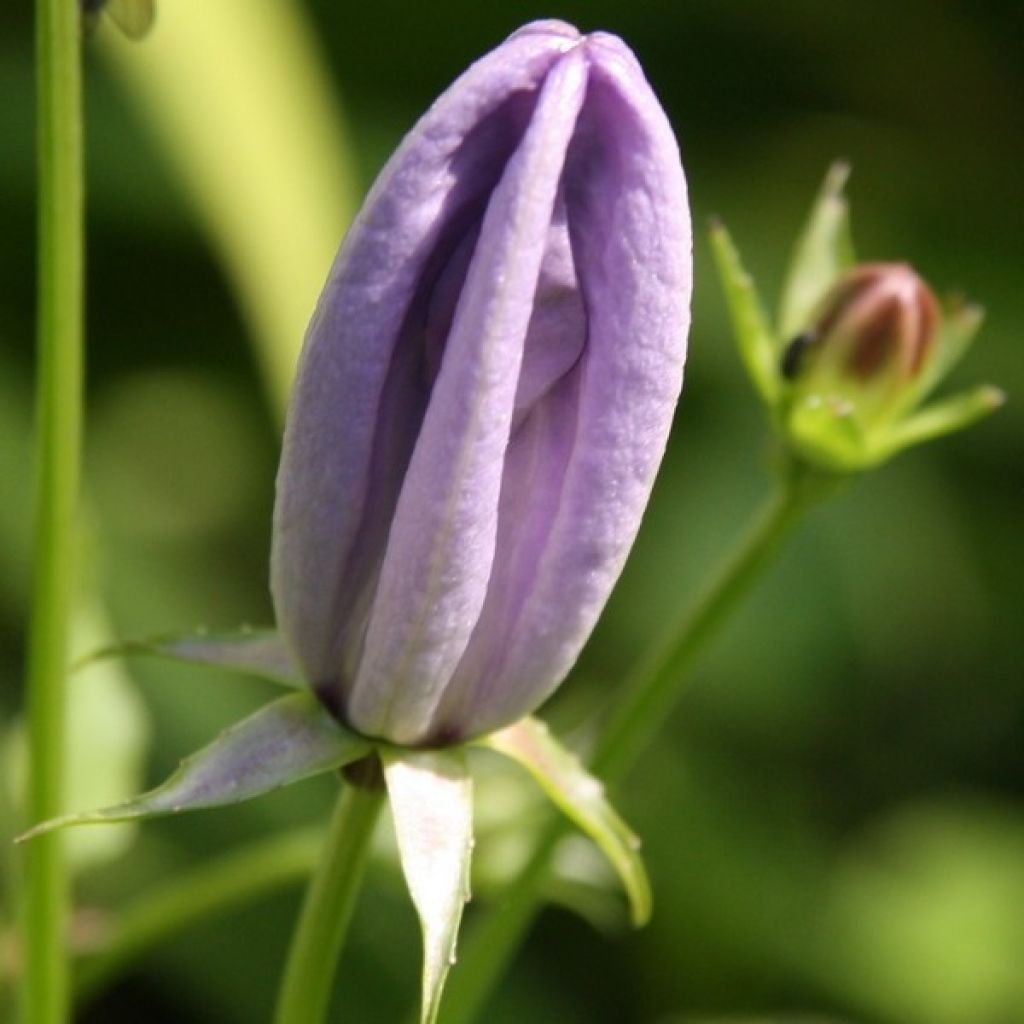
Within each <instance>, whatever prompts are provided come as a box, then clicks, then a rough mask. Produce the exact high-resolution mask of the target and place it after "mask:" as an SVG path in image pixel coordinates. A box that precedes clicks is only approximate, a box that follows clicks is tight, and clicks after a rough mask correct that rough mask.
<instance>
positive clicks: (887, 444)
mask: <svg viewBox="0 0 1024 1024" xmlns="http://www.w3.org/2000/svg"><path fill="white" fill-rule="evenodd" d="M1005 401H1006V395H1005V394H1004V392H1002V391H1000V390H999V388H994V387H992V386H991V385H988V384H986V385H983V386H981V387H979V388H975V389H974V390H973V391H965V392H964V393H963V394H959V395H953V397H952V398H946V399H943V400H940V401H937V402H932V403H931V404H930V405H926V406H925V407H924V408H923V409H921V410H920V411H919V412H916V413H912V414H911V415H910V416H907V417H906V418H905V419H902V420H900V421H898V422H897V423H894V424H893V425H892V426H891V427H890V428H889V429H888V430H887V431H886V432H885V434H883V435H882V436H881V438H880V439H879V441H878V442H877V444H876V446H875V449H874V451H873V452H872V453H871V461H872V462H873V463H881V462H885V461H886V460H887V459H891V458H892V457H893V456H894V455H896V454H898V453H899V452H901V451H903V450H904V449H906V448H912V447H915V446H916V445H919V444H924V443H925V442H926V441H934V440H935V439H936V438H939V437H945V436H946V435H947V434H954V433H956V432H957V431H959V430H963V429H965V428H966V427H969V426H972V425H973V424H975V423H977V422H978V420H981V419H984V418H985V417H986V416H988V415H989V414H990V413H993V412H995V411H996V409H998V408H999V407H1000V406H1002V405H1003V403H1004V402H1005Z"/></svg>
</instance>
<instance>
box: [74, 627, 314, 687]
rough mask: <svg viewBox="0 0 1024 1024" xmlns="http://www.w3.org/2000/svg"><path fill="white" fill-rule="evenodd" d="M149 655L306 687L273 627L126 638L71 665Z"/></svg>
mask: <svg viewBox="0 0 1024 1024" xmlns="http://www.w3.org/2000/svg"><path fill="white" fill-rule="evenodd" d="M124 657H149V658H162V659H165V660H168V661H177V662H183V663H185V664H188V665H200V666H203V667H206V668H221V669H224V670H226V671H229V672H240V673H242V674H243V675H249V676H257V677H258V678H260V679H266V680H267V681H269V682H271V683H277V684H278V685H279V686H286V687H288V688H289V689H293V690H304V689H307V684H306V682H305V680H304V679H303V677H302V672H301V670H300V669H299V666H298V663H297V662H296V661H295V658H294V657H293V656H292V653H291V651H290V650H289V649H288V646H287V644H286V643H285V642H284V639H283V638H282V636H281V634H280V633H278V632H277V630H274V629H243V630H239V631H238V632H236V633H207V632H191V633H177V634H170V635H167V636H157V637H149V638H147V639H144V640H127V641H125V642H124V643H119V644H114V645H112V646H110V647H104V648H102V649H101V650H98V651H96V652H94V653H92V654H89V655H86V657H84V658H82V659H81V660H80V661H78V662H77V663H76V664H75V665H74V666H73V668H75V669H78V668H84V667H85V666H86V665H89V664H91V663H93V662H95V661H99V660H101V659H105V658H124Z"/></svg>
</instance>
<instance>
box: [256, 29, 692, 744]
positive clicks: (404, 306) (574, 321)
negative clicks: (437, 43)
mask: <svg viewBox="0 0 1024 1024" xmlns="http://www.w3.org/2000/svg"><path fill="white" fill-rule="evenodd" d="M690 247H691V239H690V221H689V214H688V209H687V201H686V185H685V180H684V178H683V172H682V168H681V166H680V162H679V152H678V148H677V145H676V142H675V139H674V137H673V134H672V130H671V128H670V127H669V124H668V121H667V119H666V117H665V114H664V112H663V111H662V109H661V107H660V106H659V104H658V101H657V100H656V98H655V96H654V94H653V93H652V91H651V89H650V86H649V85H648V84H647V82H646V80H645V79H644V76H643V73H642V71H641V69H640V66H639V64H638V63H637V61H636V58H635V57H634V56H633V54H632V53H631V52H630V51H629V50H628V49H627V47H626V46H625V45H624V44H623V43H622V42H621V41H620V40H619V39H617V38H616V37H614V36H610V35H607V34H605V33H600V32H599V33H594V34H592V35H589V36H581V35H579V33H577V32H576V30H575V29H574V28H572V27H571V26H569V25H566V24H564V23H562V22H555V21H546V22H535V23H533V24H530V25H527V26H526V27H525V28H523V29H521V30H520V31H518V32H516V33H515V34H514V35H513V36H511V37H510V38H509V39H508V40H506V41H505V42H504V43H503V44H502V45H501V46H499V47H498V48H497V49H496V50H494V51H493V52H492V53H490V54H488V55H487V56H485V57H484V58H482V59H481V60H480V61H478V62H477V63H476V64H474V65H473V66H472V67H471V68H470V69H469V70H468V71H466V72H465V74H463V75H462V77H461V78H459V79H458V80H457V81H456V82H455V84H454V85H452V86H451V87H450V88H449V89H448V91H447V92H445V93H444V94H443V95H442V96H441V97H440V99H438V100H437V102H436V103H435V104H434V105H433V106H432V107H431V109H430V110H429V111H428V112H427V114H426V115H425V116H424V117H423V118H422V119H421V120H420V122H419V123H418V124H417V125H416V127H415V128H414V129H413V130H412V132H411V133H410V134H409V135H408V136H407V137H406V139H405V141H404V142H403V143H402V145H401V146H400V147H399V149H398V151H397V152H396V153H395V154H394V156H393V157H392V158H391V160H390V162H389V163H388V165H387V166H386V167H385V169H384V170H383V172H382V173H381V175H380V177H379V178H378V180H377V182H376V184H375V185H374V187H373V190H372V191H371V193H370V196H369V198H368V199H367V201H366V204H365V206H364V207H363V210H362V211H361V213H360V214H359V217H358V218H357V220H356V222H355V224H354V225H353V227H352V229H351V231H350V233H349V235H348V238H347V239H346V241H345V243H344V245H343V246H342V249H341V252H340V253H339V255H338V258H337V260H336V261H335V264H334V267H333V269H332V271H331V274H330V278H329V280H328V282H327V285H326V287H325V289H324V292H323V295H322V296H321V298H320V302H319V305H318V307H317V310H316V313H315V315H314V317H313V321H312V323H311V325H310V328H309V332H308V335H307V338H306V346H305V350H304V352H303V357H302V361H301V365H300V368H299V374H298V379H297V382H296V386H295V391H294V394H293V397H292V404H291V408H290V411H289V417H288V425H287V429H286V431H285V439H284V451H283V455H282V459H281V466H280V471H279V474H278V490H277V504H276V508H275V516H274V538H273V549H272V558H271V562H272V570H271V588H272V591H273V595H274V602H275V606H276V610H277V615H278V621H279V624H280V626H281V628H282V630H283V631H284V633H285V635H286V637H287V638H288V640H289V642H290V643H291V645H292V647H293V649H294V652H295V654H296V656H297V657H298V659H299V662H300V663H301V665H302V668H303V670H304V672H305V673H306V675H307V678H308V679H309V680H310V682H311V683H312V684H313V685H314V686H315V687H316V689H317V692H318V693H319V694H320V696H321V698H322V699H323V700H324V701H325V703H327V704H328V706H329V707H331V708H332V709H333V710H334V711H335V713H336V714H338V716H339V717H340V718H342V719H343V720H344V721H345V722H346V723H347V724H349V725H351V726H352V727H353V728H355V729H357V730H359V731H360V732H363V733H365V734H367V735H370V736H377V737H381V738H384V739H387V740H390V741H392V742H396V743H401V744H410V745H413V744H446V743H452V742H457V741H461V740H464V739H467V738H469V737H472V736H476V735H479V734H482V733H484V732H488V731H490V730H492V729H495V728H498V727H500V726H503V725H506V724H508V723H510V722H512V721H514V720H516V719H518V718H519V717H521V716H522V715H524V714H527V713H528V712H530V711H532V710H533V709H534V708H535V707H537V705H538V704H540V703H541V701H543V700H544V699H545V697H547V696H548V694H550V693H551V691H552V690H553V689H554V688H555V687H556V686H557V685H558V683H559V682H560V681H561V680H562V679H563V678H564V676H565V675H566V673H567V672H568V671H569V669H570V668H571V666H572V664H573V662H574V661H575V660H576V657H577V656H578V654H579V652H580V649H581V648H582V646H583V644H584V642H585V641H586V639H587V637H588V636H589V634H590V632H591V630H592V628H593V626H594V623H595V622H596V620H597V617H598V615H599V614H600V612H601V609H602V608H603V606H604V604H605V602H606V600H607V598H608V595H609V592H610V591H611V588H612V586H613V584H614V583H615V581H616V579H617V578H618V576H619V573H620V571H621V569H622V566H623V563H624V561H625V558H626V555H627V553H628V551H629V549H630V546H631V545H632V543H633V539H634V537H635V535H636V531H637V528H638V526H639V523H640V518H641V515H642V513H643V510H644V507H645V505H646V503H647V500H648V496H649V494H650V490H651V485H652V483H653V480H654V475H655V472H656V471H657V468H658V464H659V462H660V460H661V456H662V454H663V451H664V448H665V442H666V438H667V435H668V430H669V425H670V423H671V420H672V415H673V410H674V408H675V405H676V401H677V398H678V395H679V390H680V387H681V384H682V370H683V360H684V356H685V350H686V333H687V328H688V324H689V301H690V284H691V256H690Z"/></svg>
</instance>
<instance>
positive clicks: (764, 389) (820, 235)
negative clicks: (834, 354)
mask: <svg viewBox="0 0 1024 1024" xmlns="http://www.w3.org/2000/svg"><path fill="white" fill-rule="evenodd" d="M848 175H849V168H848V167H847V165H846V164H843V163H837V164H835V165H834V166H833V167H831V168H830V169H829V171H828V173H827V175H826V177H825V181H824V184H823V186H822V188H821V189H820V191H819V193H818V196H817V197H816V199H815V201H814V203H813V205H812V207H811V211H810V215H809V217H808V220H807V222H806V224H805V226H804V228H803V230H802V231H801V233H800V235H799V237H798V239H797V242H796V245H795V246H794V250H793V254H792V257H791V260H790V264H789V268H788V271H787V273H786V276H785V284H784V286H783V290H782V295H781V297H780V300H779V303H778V309H777V316H776V319H775V324H774V326H773V325H772V321H771V319H770V317H769V314H768V312H767V311H766V308H765V306H764V305H763V303H762V300H761V298H760V296H759V294H758V291H757V286H756V284H755V282H754V279H753V277H752V276H751V275H750V273H749V272H748V271H747V270H746V268H745V267H744V265H743V262H742V260H741V258H740V254H739V251H738V249H737V247H736V245H735V243H734V242H733V240H732V238H731V237H730V235H729V233H728V232H727V231H726V229H725V227H724V226H723V225H722V224H721V223H720V222H718V221H717V220H716V221H715V222H714V223H712V225H711V228H710V242H711V249H712V253H713V256H714V261H715V265H716V268H717V271H718V275H719V279H720V282H721V285H722V290H723V293H724V296H725V300H726V305H727V308H728V311H729V318H730V322H731V324H732V328H733V331H734V334H735V336H736V342H737V347H738V349H739V353H740V357H741V359H742V362H743V365H744V367H745V369H746V371H747V374H748V376H749V377H750V379H751V381H752V382H753V385H754V388H755V390H756V391H757V393H758V395H759V396H760V397H761V399H762V401H763V402H764V404H765V406H766V407H767V409H768V411H769V414H770V417H771V421H772V424H773V427H774V429H775V431H776V433H777V434H778V436H779V437H780V439H781V440H782V442H783V443H784V445H785V447H786V449H787V450H788V452H789V454H790V457H792V458H796V459H798V460H800V461H804V462H806V463H807V464H809V465H811V466H813V467H815V468H816V469H819V470H824V471H825V472H828V473H838V474H848V473H855V472H859V471H861V470H865V469H868V468H871V467H873V466H877V465H879V464H881V463H883V462H885V461H887V460H888V459H890V458H892V457H893V456H894V455H897V454H898V453H899V452H902V451H904V450H906V449H907V448H911V447H915V446H916V445H919V444H923V443H925V442H927V441H930V440H933V439H935V438H938V437H942V436H944V435H946V434H951V433H955V432H956V431H959V430H963V429H965V428H966V427H968V426H971V425H972V424H974V423H976V422H977V421H978V420H980V419H982V418H984V417H985V416H986V415H988V414H989V413H991V412H992V411H994V410H995V409H997V408H998V407H999V406H1000V405H1001V404H1002V403H1003V401H1004V396H1003V394H1002V392H1001V391H999V389H997V388H994V387H990V386H984V387H979V388H975V389H973V390H971V391H968V392H964V393H962V394H960V395H957V396H954V397H952V398H947V399H943V400H940V401H937V402H934V403H932V404H930V405H928V406H925V407H924V408H922V407H921V404H922V403H923V402H924V401H925V400H926V399H927V398H928V397H929V396H930V394H931V393H932V392H933V391H934V389H935V388H936V387H937V386H938V385H939V384H940V383H941V381H942V380H943V379H944V378H945V377H946V375H947V374H948V373H949V372H950V371H951V370H952V368H953V367H954V366H955V365H956V364H957V363H958V362H959V361H960V360H961V359H962V358H963V356H964V355H965V354H966V352H967V350H968V349H969V347H970V345H971V343H972V341H973V340H974V337H975V335H976V333H977V330H978V327H979V326H980V324H981V321H982V317H983V313H982V310H981V309H980V308H979V307H977V306H973V305H970V304H968V303H966V302H964V301H963V300H962V299H953V300H950V301H948V302H947V303H946V306H945V309H944V311H943V320H942V327H941V330H940V331H939V332H938V335H937V337H936V338H935V341H934V344H933V347H932V348H931V350H930V352H929V355H928V359H927V361H926V362H925V364H924V365H923V366H922V367H921V370H920V372H919V373H917V374H916V375H915V376H913V377H910V378H908V379H907V380H906V381H905V382H904V383H902V385H901V387H900V388H899V389H898V390H897V392H896V393H895V394H894V395H890V394H888V393H885V394H883V393H882V388H881V387H880V386H876V385H874V384H873V383H872V382H869V383H867V384H865V383H863V382H861V381H858V380H855V379H854V378H853V376H852V375H847V376H846V377H844V376H843V375H841V374H838V373H836V372H835V367H834V366H826V367H825V368H823V369H821V370H820V372H817V373H815V372H813V371H812V372H809V373H804V370H803V364H804V362H805V359H804V357H805V355H806V351H807V350H810V349H811V348H812V347H813V346H814V345H815V344H817V343H818V342H819V341H820V339H818V338H817V337H815V334H814V332H813V326H814V320H815V315H816V313H817V312H818V310H819V309H820V306H821V303H822V301H823V299H825V297H826V295H828V293H829V292H830V289H831V288H832V286H833V285H834V284H835V283H836V282H837V280H838V279H839V278H840V276H841V275H843V274H844V273H845V272H847V271H848V270H850V269H851V268H852V267H854V266H855V255H854V249H853V244H852V240H851V234H850V218H849V208H848V205H847V202H846V199H845V196H844V195H843V188H844V186H845V183H846V179H847V177H848ZM821 362H822V363H824V361H821Z"/></svg>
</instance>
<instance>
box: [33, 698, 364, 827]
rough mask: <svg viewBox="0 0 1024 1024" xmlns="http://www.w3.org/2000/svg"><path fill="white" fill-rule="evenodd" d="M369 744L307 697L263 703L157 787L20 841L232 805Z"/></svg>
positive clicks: (343, 760) (354, 755) (353, 756)
mask: <svg viewBox="0 0 1024 1024" xmlns="http://www.w3.org/2000/svg"><path fill="white" fill-rule="evenodd" d="M371 750H372V744H371V743H370V741H369V740H367V739H364V738H363V737H362V736H358V735H356V734H355V733H353V732H350V731H349V730H348V729H345V728H344V727H343V726H341V725H340V724H339V723H338V722H337V721H335V719H334V718H332V717H331V715H330V714H329V713H328V712H327V711H326V710H324V708H323V707H322V706H321V705H320V704H319V702H318V701H317V700H316V698H315V697H314V696H313V695H312V694H309V693H296V694H292V695H290V696H288V697H282V698H280V699H279V700H276V701H274V702H273V703H271V704H266V705H264V706H263V707H262V708H260V709H259V711H256V712H255V713H254V714H252V715H250V716H249V717H248V718H244V719H242V721H240V722H237V723H236V724H235V725H232V726H230V727H229V728H227V729H225V730H224V732H222V733H221V734H220V736H218V737H217V739H215V740H214V741H213V742H212V743H211V744H209V745H208V746H206V747H204V748H203V749H202V750H200V751H199V752H198V753H196V754H193V755H192V756H191V757H188V758H186V759H185V760H184V761H182V763H181V765H180V766H179V768H178V770H177V771H176V772H175V773H174V774H173V775H172V776H171V777H170V778H169V779H168V780H167V781H166V782H165V783H163V785H161V786H158V787H157V788H156V789H152V790H150V791H149V792H148V793H143V794H142V795H141V796H138V797H136V798H135V799H133V800H128V801H126V802H125V803H122V804H117V805H115V806H113V807H107V808H103V809H101V810H96V811H83V812H80V813H76V814H67V815H64V816H63V817H60V818H54V819H52V820H50V821H46V822H43V823H42V824H40V825H37V826H36V827H35V828H33V829H31V830H30V831H29V832H26V833H25V834H24V835H22V836H20V837H19V842H20V841H24V840H26V839H31V838H32V837H33V836H37V835H39V834H40V833H43V832H51V831H53V830H54V829H57V828H64V827H65V826H68V825H89V824H96V823H100V822H111V821H129V820H132V819H135V818H155V817H158V816H161V815H167V814H178V813H180V812H181V811H192V810H198V809H200V808H205V807H220V806H223V805H225V804H237V803H241V802H242V801H243V800H249V799H251V798H252V797H255V796H260V795H262V794H263V793H268V792H270V791H271V790H273V789H278V788H279V787H281V786H287V785H289V784H290V783H292V782H298V781H300V780H301V779H305V778H308V777H309V776H311V775H318V774H320V773H321V772H327V771H331V770H332V769H335V768H340V767H342V766H343V765H346V764H349V763H351V762H352V761H358V760H359V759H360V758H362V757H365V756H366V755H367V754H369V753H370V751H371Z"/></svg>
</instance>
